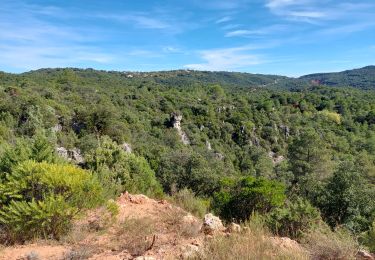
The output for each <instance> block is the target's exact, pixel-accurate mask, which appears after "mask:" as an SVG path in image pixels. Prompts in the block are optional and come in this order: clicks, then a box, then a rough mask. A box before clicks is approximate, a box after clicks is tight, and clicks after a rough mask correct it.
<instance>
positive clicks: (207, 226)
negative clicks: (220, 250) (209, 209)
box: [202, 213, 225, 235]
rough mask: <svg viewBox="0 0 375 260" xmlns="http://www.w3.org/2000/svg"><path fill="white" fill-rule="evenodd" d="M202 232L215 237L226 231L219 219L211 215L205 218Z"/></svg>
mask: <svg viewBox="0 0 375 260" xmlns="http://www.w3.org/2000/svg"><path fill="white" fill-rule="evenodd" d="M202 231H203V232H204V233H205V234H207V235H213V234H215V233H218V232H223V231H225V227H224V225H223V223H222V222H221V219H220V218H219V217H216V216H214V215H213V214H211V213H209V214H206V215H205V216H204V219H203V226H202Z"/></svg>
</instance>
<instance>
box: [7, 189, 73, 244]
mask: <svg viewBox="0 0 375 260" xmlns="http://www.w3.org/2000/svg"><path fill="white" fill-rule="evenodd" d="M77 211H78V209H76V208H73V207H71V206H70V205H69V204H68V203H67V202H65V201H64V198H63V197H62V196H57V197H53V196H51V197H47V198H45V199H44V200H42V201H38V202H37V201H35V200H32V201H31V202H26V201H11V202H10V203H9V205H7V206H4V207H3V208H2V209H1V211H0V224H1V226H2V227H3V229H4V231H5V234H4V235H6V240H7V241H6V242H15V241H25V240H29V239H33V238H36V237H44V238H60V236H61V235H63V234H65V233H66V232H67V231H68V230H69V229H70V225H71V220H72V218H73V217H74V215H75V214H77Z"/></svg>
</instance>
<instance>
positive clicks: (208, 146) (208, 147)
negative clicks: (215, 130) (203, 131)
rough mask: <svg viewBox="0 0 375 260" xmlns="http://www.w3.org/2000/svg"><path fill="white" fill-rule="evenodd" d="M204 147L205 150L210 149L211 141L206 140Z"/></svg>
mask: <svg viewBox="0 0 375 260" xmlns="http://www.w3.org/2000/svg"><path fill="white" fill-rule="evenodd" d="M206 147H207V150H209V151H211V150H212V147H211V143H210V141H208V140H206Z"/></svg>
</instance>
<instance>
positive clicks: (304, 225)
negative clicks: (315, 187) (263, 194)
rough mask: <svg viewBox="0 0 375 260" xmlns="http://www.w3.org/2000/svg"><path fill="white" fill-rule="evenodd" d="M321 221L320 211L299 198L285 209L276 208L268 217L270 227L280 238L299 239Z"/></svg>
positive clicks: (288, 203)
mask: <svg viewBox="0 0 375 260" xmlns="http://www.w3.org/2000/svg"><path fill="white" fill-rule="evenodd" d="M320 221H321V218H320V214H319V211H318V210H317V209H316V208H314V207H313V206H312V205H311V204H310V203H309V202H308V201H306V200H303V199H300V198H298V199H297V200H296V201H293V202H290V201H288V202H287V203H286V205H285V206H284V207H280V208H275V209H274V210H272V211H271V212H270V213H269V214H268V217H267V224H268V227H269V228H270V229H271V231H273V232H274V233H275V234H277V235H279V236H287V237H292V238H298V237H300V235H301V234H302V232H306V231H307V230H309V229H311V228H313V227H314V226H315V225H318V224H319V222H320Z"/></svg>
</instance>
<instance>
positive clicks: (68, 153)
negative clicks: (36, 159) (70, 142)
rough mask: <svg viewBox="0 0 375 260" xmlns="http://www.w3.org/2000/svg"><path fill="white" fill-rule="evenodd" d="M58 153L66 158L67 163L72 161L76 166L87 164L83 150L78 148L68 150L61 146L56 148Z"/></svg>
mask: <svg viewBox="0 0 375 260" xmlns="http://www.w3.org/2000/svg"><path fill="white" fill-rule="evenodd" d="M56 152H57V154H58V155H59V156H60V157H62V158H64V159H65V160H67V161H72V162H74V163H76V164H82V163H84V162H85V159H84V158H83V156H82V154H81V150H80V149H78V148H73V149H69V150H68V149H66V148H65V147H62V146H61V147H57V148H56Z"/></svg>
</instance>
